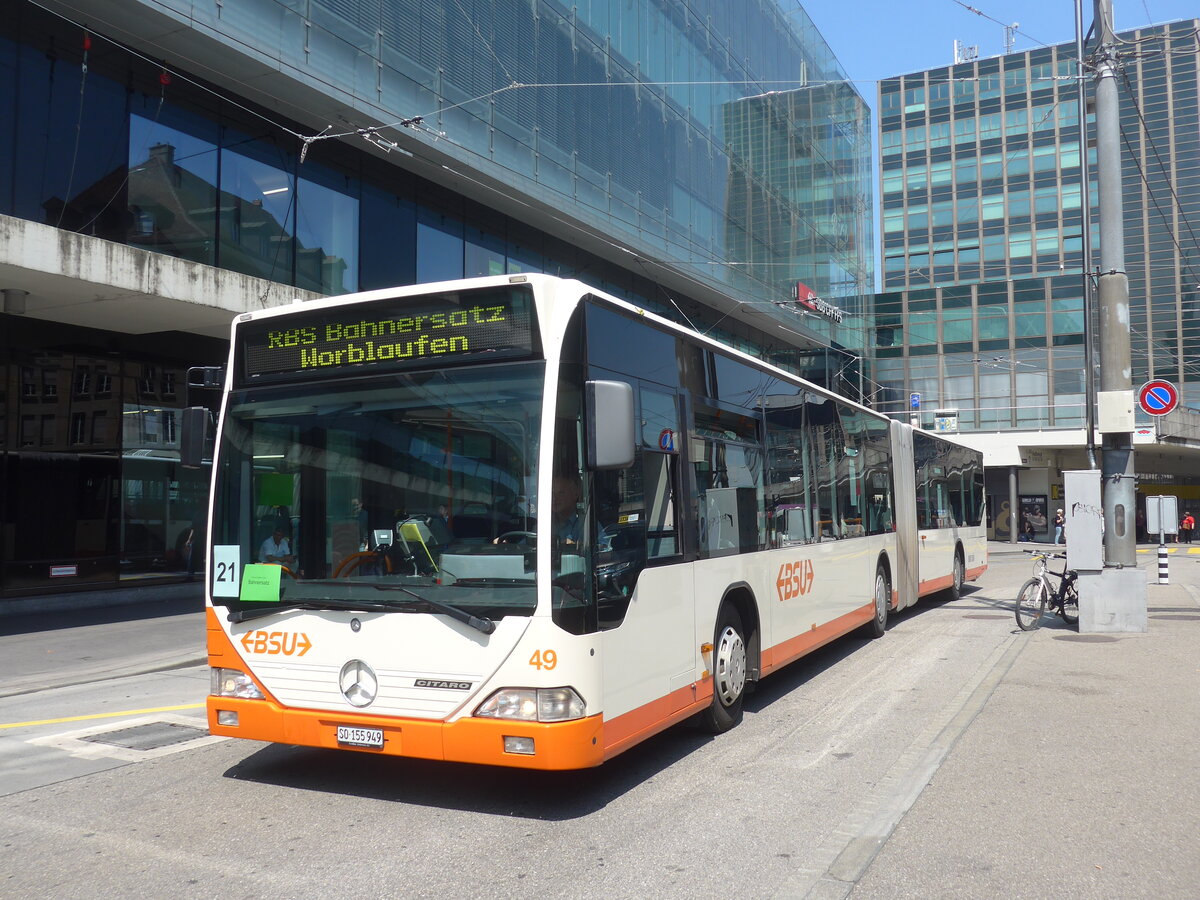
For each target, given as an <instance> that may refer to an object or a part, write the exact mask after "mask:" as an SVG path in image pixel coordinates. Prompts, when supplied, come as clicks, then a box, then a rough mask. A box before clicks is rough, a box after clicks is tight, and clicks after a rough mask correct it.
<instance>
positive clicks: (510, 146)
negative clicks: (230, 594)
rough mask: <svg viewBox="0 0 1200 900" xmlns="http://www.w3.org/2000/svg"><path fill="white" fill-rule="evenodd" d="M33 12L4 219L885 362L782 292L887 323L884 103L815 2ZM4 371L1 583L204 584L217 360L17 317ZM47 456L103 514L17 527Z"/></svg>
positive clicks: (2, 195)
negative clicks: (456, 285) (882, 270)
mask: <svg viewBox="0 0 1200 900" xmlns="http://www.w3.org/2000/svg"><path fill="white" fill-rule="evenodd" d="M11 6H12V8H11V9H10V10H9V15H7V16H5V17H4V19H3V20H2V21H0V214H2V215H6V216H12V217H15V218H17V219H25V220H30V221H32V222H36V223H39V224H42V225H49V226H53V227H56V228H59V229H63V230H66V231H72V232H76V233H78V234H82V235H87V236H89V237H94V238H102V239H104V240H106V241H110V242H115V243H117V244H121V245H124V246H126V247H133V248H139V249H144V250H149V251H153V252H155V253H160V254H166V255H169V256H172V257H176V258H178V259H180V260H186V261H189V262H193V263H199V264H202V265H205V266H211V267H215V268H217V269H219V270H225V271H228V272H232V273H241V274H244V275H250V276H255V277H258V278H262V279H266V280H268V281H271V282H278V283H282V284H286V285H291V286H294V287H296V288H298V289H302V290H307V291H312V292H316V293H320V294H338V293H345V292H351V291H357V290H366V289H372V288H382V287H388V286H392V285H400V284H411V283H417V282H427V281H438V280H444V279H449V278H459V277H464V276H468V277H469V276H474V275H489V274H498V273H504V272H521V271H544V272H550V273H553V274H557V275H563V276H568V277H579V278H581V279H582V280H584V281H587V282H589V283H591V284H593V285H595V286H597V287H599V288H601V289H604V290H607V291H610V292H612V293H614V294H617V295H618V296H623V297H626V298H628V299H631V300H633V301H634V302H637V303H639V304H640V305H642V306H644V307H645V308H648V309H651V310H653V311H655V312H658V313H661V314H663V315H666V316H668V317H670V318H673V319H676V320H679V321H686V322H688V323H690V324H693V325H695V326H696V327H698V328H700V329H701V330H704V331H706V332H707V333H710V334H713V335H715V336H718V337H720V338H722V339H724V340H727V341H729V342H730V343H732V344H733V345H734V346H737V347H739V348H740V349H743V350H746V351H748V352H751V353H754V354H756V355H760V356H762V357H764V358H769V359H771V360H772V361H773V362H776V363H779V364H782V365H785V366H788V367H790V368H793V369H796V370H799V371H801V372H804V373H805V374H807V375H809V376H810V377H814V378H816V379H818V380H822V379H828V378H829V377H830V373H832V372H834V370H835V369H836V370H837V372H838V374H840V375H841V377H842V379H843V381H844V380H845V378H846V375H845V370H846V365H845V360H846V358H847V357H849V358H850V359H851V360H853V361H855V364H856V365H859V366H861V359H862V356H863V353H862V349H863V344H862V340H861V335H862V333H863V332H862V330H861V329H857V330H854V331H853V332H851V331H849V330H847V331H846V334H850V333H853V334H856V335H858V337H855V338H850V337H845V336H844V335H843V334H840V333H838V332H837V331H836V329H834V328H831V327H830V325H829V323H817V324H816V325H814V324H812V323H811V322H808V321H805V320H803V319H800V318H798V317H797V316H796V314H795V313H794V312H792V311H789V310H788V309H785V308H781V306H780V304H781V302H783V301H787V300H788V299H789V298H791V296H792V295H793V292H794V285H795V283H796V282H797V281H802V282H804V283H805V284H806V285H808V286H809V287H811V288H812V289H813V290H814V291H815V292H816V293H818V294H819V295H820V296H822V297H825V298H828V299H830V300H831V301H833V302H835V303H836V304H837V305H838V306H839V307H840V308H842V309H843V310H845V312H846V313H847V314H848V315H850V316H856V317H862V316H865V315H866V314H868V312H869V305H870V303H871V300H872V295H871V293H870V291H871V288H872V284H873V279H874V273H873V263H872V254H871V249H870V248H871V246H872V234H871V215H870V209H871V184H870V174H869V173H870V160H871V154H870V137H869V136H870V134H871V131H872V129H871V125H870V118H869V111H868V109H867V107H866V105H865V104H864V103H863V101H862V98H861V97H860V96H859V95H858V94H857V93H856V92H855V91H854V89H853V87H852V86H851V85H850V83H849V82H848V81H847V80H846V77H845V74H844V73H843V72H842V71H841V68H840V66H839V64H838V63H837V60H836V59H835V57H834V55H833V53H832V52H831V51H830V48H829V47H828V46H827V45H826V43H825V41H824V40H823V39H822V38H821V36H820V34H819V33H818V32H817V30H816V28H815V27H814V26H813V25H812V23H811V21H810V20H809V19H808V17H807V15H806V14H805V13H804V11H803V10H802V9H801V8H799V7H798V6H792V5H790V4H789V5H787V7H786V8H785V7H784V6H782V5H780V4H778V3H777V2H775V0H754V2H749V3H742V4H720V3H715V2H711V0H705V2H702V3H700V4H699V5H697V4H695V3H691V4H681V3H677V2H674V0H638V2H620V3H618V2H611V0H600V2H594V3H585V4H583V5H579V6H574V7H565V6H561V5H559V4H557V3H553V2H545V0H539V2H534V3H529V2H515V0H482V2H478V3H474V4H470V5H468V6H462V5H460V4H421V3H417V2H412V0H381V2H376V3H360V2H345V0H307V2H305V3H280V2H278V0H241V2H238V3H237V4H230V3H221V2H219V0H204V2H194V0H156V2H154V3H142V2H139V0H129V2H127V3H123V4H122V11H123V17H122V18H121V22H122V24H121V31H120V33H119V35H118V34H116V33H114V34H111V35H109V34H105V33H103V32H102V31H100V30H93V28H94V27H95V28H98V26H87V27H85V25H84V24H83V22H84V19H85V18H87V17H88V16H89V15H92V16H94V18H95V20H96V22H101V21H109V20H111V17H110V15H109V14H110V13H111V11H112V7H111V4H109V3H108V2H107V0H78V2H76V3H73V4H72V8H73V10H74V13H73V14H72V15H77V16H79V17H80V18H79V19H78V20H72V19H69V18H64V17H62V16H59V15H55V14H54V13H52V12H49V11H47V10H46V9H45V8H44V7H42V6H41V5H34V4H32V3H28V2H24V0H17V2H15V3H13V4H11ZM174 32H179V34H180V35H183V36H184V37H181V38H180V40H181V42H182V43H180V44H178V45H176V44H172V43H169V42H168V43H167V44H163V43H161V40H162V35H163V34H167V33H174ZM118 37H119V40H118V39H117V38H118ZM180 47H185V49H179V48H180ZM329 123H335V124H333V125H329ZM326 125H329V127H328V128H326V130H325V132H322V128H325V126H326ZM318 134H321V135H322V136H321V137H320V138H317V135H318ZM306 138H307V140H306ZM364 139H365V140H364ZM7 286H8V285H0V287H7ZM259 301H260V298H258V297H246V298H245V302H246V308H251V307H253V306H255V305H256V304H257V303H258V302H259ZM822 344H828V345H831V346H832V347H833V348H834V349H832V350H829V349H824V350H823V349H821V345H822ZM814 347H815V348H817V350H816V352H813V348H814ZM805 348H807V349H805ZM0 354H2V358H0V365H2V366H3V369H2V371H3V372H4V380H5V384H6V386H7V387H6V389H5V391H4V394H3V396H2V400H0V411H2V419H3V421H2V425H3V434H4V444H3V447H2V448H0V453H2V456H0V459H2V463H0V464H2V465H3V473H4V476H3V477H4V484H5V485H6V490H5V494H4V497H3V498H0V521H3V522H4V528H5V536H4V540H3V543H2V544H0V592H11V591H24V590H35V589H39V588H44V589H49V588H60V587H63V586H66V585H69V584H84V583H88V584H93V583H107V582H109V581H115V580H118V579H119V578H120V577H121V576H122V574H124V575H125V576H126V577H129V576H132V575H137V574H141V573H146V572H162V571H166V570H171V569H180V570H181V569H182V568H183V567H184V561H183V551H182V550H181V549H179V548H176V547H175V545H176V543H178V538H179V535H180V534H182V533H183V532H184V530H185V525H190V524H191V520H192V519H193V518H194V509H193V507H196V506H197V505H198V504H196V503H194V502H193V501H192V500H191V499H188V498H191V497H192V495H193V494H194V493H195V490H194V488H193V486H190V481H189V480H188V479H189V476H188V475H187V474H186V473H183V472H182V471H180V470H179V469H178V467H177V465H176V464H175V463H174V460H175V459H177V458H178V454H177V446H176V444H175V441H176V438H175V436H174V427H173V423H174V421H175V420H176V416H177V410H178V409H179V408H180V407H182V406H183V404H184V402H185V400H184V397H183V396H182V392H180V391H179V390H178V385H179V384H180V383H181V380H182V378H183V377H184V376H183V373H185V372H186V369H187V367H188V366H190V365H200V364H210V363H214V362H219V361H220V360H221V359H222V358H223V356H224V351H223V350H221V347H220V342H219V341H206V340H203V339H200V338H198V337H197V336H195V335H187V334H181V333H176V332H164V333H161V334H158V335H157V336H156V337H153V338H145V339H136V340H135V339H133V338H132V336H130V335H127V334H122V333H121V332H120V331H113V332H104V331H100V330H95V329H90V330H89V329H83V328H73V329H72V328H64V327H62V326H61V325H60V326H54V325H53V320H52V319H51V320H50V322H49V324H47V322H45V321H43V322H41V323H40V324H39V322H38V321H35V318H34V317H33V316H28V317H25V318H22V317H20V316H15V315H7V314H5V315H2V316H0ZM147 372H149V373H151V374H145V373H147ZM168 373H169V376H170V379H171V384H172V385H173V386H175V388H176V389H175V391H174V392H173V393H172V392H167V391H166V388H165V387H164V384H166V383H167V382H166V381H164V379H167V378H168ZM102 380H103V382H104V383H105V384H106V385H108V388H107V389H106V390H105V391H103V392H97V389H96V385H98V384H100V383H101V381H102ZM51 383H53V385H55V386H56V387H57V391H56V393H54V394H53V396H51V395H49V394H47V393H46V391H45V390H44V389H43V388H44V385H47V384H51ZM849 383H850V384H852V383H853V379H851V380H850V382H849ZM151 385H156V386H157V387H156V388H155V389H153V390H152V389H151ZM839 386H840V387H843V388H844V387H846V385H845V384H840V385H839ZM84 387H86V388H87V389H86V390H85V389H83V388H84ZM76 388H79V390H76ZM89 404H90V405H89ZM81 416H82V418H81ZM110 421H111V424H109V423H110ZM152 421H153V422H156V423H157V425H153V426H152V425H149V424H147V423H150V422H152ZM117 422H122V423H124V425H117V424H116V423H117ZM131 422H138V423H140V424H139V425H138V427H137V428H134V427H133V425H131V424H130V423H131ZM142 425H145V426H146V429H149V430H146V429H143V428H142ZM143 431H145V434H143ZM37 460H42V461H44V462H45V463H46V464H47V465H52V466H58V468H56V469H53V471H58V472H61V473H73V474H69V476H68V474H63V475H62V477H61V478H60V479H59V481H60V482H61V483H60V484H58V485H57V487H56V490H58V491H59V493H60V494H61V495H62V497H66V496H75V497H78V498H79V499H78V501H77V503H76V506H78V507H79V508H83V507H84V506H87V507H88V508H89V509H93V508H95V507H96V504H97V503H99V502H100V501H99V500H96V499H93V500H87V499H86V498H88V497H92V498H99V497H102V498H103V504H104V512H103V515H102V516H100V518H99V519H98V520H96V521H99V522H101V524H98V525H88V526H87V527H86V528H84V527H83V525H82V524H81V525H80V526H79V528H77V529H75V530H74V531H71V530H69V529H68V530H65V531H64V530H60V531H58V532H56V534H57V537H56V539H55V541H49V540H48V539H47V540H41V539H40V538H38V539H35V538H34V537H33V536H32V535H34V534H49V533H50V531H51V530H52V529H51V524H50V523H48V522H47V523H42V525H38V526H37V528H33V527H29V528H26V537H24V538H23V537H20V534H21V532H22V529H23V528H24V527H25V526H27V525H29V523H30V522H31V519H30V517H31V516H34V515H36V514H37V510H38V509H39V508H41V507H39V506H38V505H37V504H34V503H32V502H31V499H30V497H28V496H27V495H26V493H23V492H22V491H21V490H17V487H18V486H19V485H20V484H24V483H25V482H26V480H27V478H28V475H29V472H31V471H32V469H30V466H33V465H34V464H35V462H36V461H37ZM146 460H153V462H151V463H147V462H146ZM93 462H95V463H96V465H98V466H100V469H94V467H93V466H92V463H93ZM85 463H86V464H85ZM146 465H155V466H158V469H156V470H155V474H154V475H153V478H152V479H150V480H152V481H154V485H153V486H152V487H148V486H146V484H139V482H146V481H147V478H148V476H146V475H145V474H144V472H143V471H142V469H144V468H145V466H146ZM139 466H141V468H139ZM47 471H50V470H47ZM98 471H102V473H103V474H102V475H97V474H96V472H98ZM97 478H101V479H102V480H103V484H101V482H100V481H97V480H96V479H97ZM104 479H107V480H104ZM56 496H58V495H56ZM143 497H153V498H155V499H154V500H153V502H151V501H149V500H145V501H144V500H141V499H138V498H143ZM181 498H182V499H181ZM59 499H61V497H60V498H59ZM160 500H161V501H162V502H161V503H160ZM147 504H149V505H147ZM156 504H157V505H156ZM159 506H161V507H162V508H161V509H159ZM199 506H202V504H199ZM150 507H153V511H152V512H153V514H150V513H146V514H143V513H142V510H143V509H150ZM84 518H86V519H87V521H89V522H92V521H93V519H94V517H91V518H89V517H80V519H81V522H82V521H83V519H84ZM43 526H44V527H43ZM52 573H54V574H53V575H52Z"/></svg>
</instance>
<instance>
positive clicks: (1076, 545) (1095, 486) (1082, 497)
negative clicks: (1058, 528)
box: [1063, 469, 1104, 572]
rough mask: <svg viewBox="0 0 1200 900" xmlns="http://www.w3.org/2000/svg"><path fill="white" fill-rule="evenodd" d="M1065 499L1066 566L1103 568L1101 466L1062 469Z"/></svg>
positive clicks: (1092, 569) (1096, 569) (1091, 568)
mask: <svg viewBox="0 0 1200 900" xmlns="http://www.w3.org/2000/svg"><path fill="white" fill-rule="evenodd" d="M1063 493H1064V494H1066V502H1065V504H1064V506H1063V515H1064V517H1065V519H1066V541H1067V566H1068V567H1069V568H1072V569H1075V570H1076V571H1092V572H1096V571H1099V570H1101V569H1103V568H1104V505H1103V502H1102V501H1101V499H1100V470H1099V469H1081V470H1078V471H1070V472H1063Z"/></svg>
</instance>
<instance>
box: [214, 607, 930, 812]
mask: <svg viewBox="0 0 1200 900" xmlns="http://www.w3.org/2000/svg"><path fill="white" fill-rule="evenodd" d="M936 605H937V606H942V605H945V604H944V601H942V600H940V599H939V600H937V601H936ZM933 608H935V607H934V605H933V604H932V603H931V602H930V601H928V600H927V601H923V602H922V603H921V604H918V605H917V606H914V607H911V608H910V609H908V610H905V611H903V612H901V613H894V614H893V623H900V622H903V621H905V620H907V619H908V618H910V617H912V616H918V615H920V614H921V613H922V612H923V611H925V610H927V609H933ZM884 640H887V638H886V637H885V638H884ZM872 643H873V641H872V639H871V638H869V637H868V636H867V635H866V633H865V632H864V631H862V630H861V629H860V630H859V631H856V632H853V633H851V634H848V635H845V636H843V637H842V638H839V639H838V640H835V641H833V642H831V643H829V644H827V645H825V646H824V647H821V648H818V649H817V650H814V651H813V652H811V653H809V654H808V655H806V656H804V657H803V658H801V659H798V660H796V661H795V662H793V663H791V664H789V665H787V666H785V667H784V668H783V669H781V670H780V671H778V672H776V673H775V674H772V675H771V677H770V678H767V679H765V680H763V681H762V682H761V683H759V684H758V685H757V686H756V687H755V689H754V690H753V691H752V692H750V693H749V694H747V696H746V699H745V710H746V712H747V713H748V714H750V715H754V714H757V713H760V712H763V711H765V710H766V709H768V708H769V707H770V705H771V704H772V703H774V702H775V701H777V700H780V699H781V698H783V697H785V696H786V695H787V694H789V693H791V692H792V691H794V690H796V689H797V688H799V687H801V686H802V685H803V684H805V683H806V682H808V681H809V680H811V679H812V678H814V677H816V676H818V675H820V674H821V673H823V672H825V671H826V670H828V669H831V668H833V667H835V666H837V665H838V664H840V663H841V662H843V661H845V660H846V659H848V658H849V657H851V656H853V655H854V654H855V653H857V652H859V651H861V650H862V649H863V648H864V647H867V646H870V645H871V644H872ZM737 740H738V729H736V728H735V729H734V730H733V731H731V732H729V733H728V734H727V735H716V736H714V735H711V734H708V733H707V732H704V731H702V730H700V729H698V728H696V727H695V726H694V725H692V724H691V723H688V722H684V723H681V724H678V725H675V726H673V727H671V728H668V729H667V730H666V731H664V732H662V733H661V734H658V735H656V736H654V737H652V738H650V739H649V740H646V741H644V742H642V743H640V744H638V745H636V746H634V747H632V748H631V749H629V750H627V751H625V752H624V753H622V754H620V755H619V756H617V757H614V758H613V759H611V760H609V761H608V762H606V763H605V764H604V765H602V766H599V767H598V768H594V769H582V770H579V771H572V772H540V771H527V770H524V769H505V768H499V767H495V768H493V767H489V766H475V765H467V764H463V763H449V762H439V761H434V760H420V759H405V758H402V757H394V756H377V755H373V754H366V753H356V752H354V751H346V750H325V749H319V748H311V747H297V746H291V745H283V744H272V745H268V746H266V747H263V748H262V749H259V750H257V751H255V752H254V753H251V754H250V755H249V756H247V757H245V758H244V759H243V760H241V761H240V762H238V763H237V764H236V765H234V766H232V767H231V768H229V769H227V770H226V771H225V773H224V774H225V777H226V778H232V779H238V780H241V781H252V782H255V783H259V784H266V785H274V786H277V787H284V788H294V789H297V790H303V791H314V792H318V793H326V794H342V795H345V796H351V797H361V798H363V799H370V800H382V801H385V802H394V803H401V804H416V805H419V806H427V807H433V808H444V809H457V810H463V811H468V812H475V813H481V814H484V815H496V816H504V817H508V818H511V817H514V816H515V817H522V818H529V819H535V820H541V821H560V820H570V819H576V818H581V817H584V816H587V815H590V814H592V813H594V812H596V811H598V810H600V809H603V808H604V807H605V806H607V805H608V804H609V803H610V802H612V801H613V800H615V799H617V798H618V797H621V796H623V795H625V794H627V793H628V792H630V791H632V790H634V789H636V788H637V787H638V786H640V785H641V784H643V783H645V782H647V781H649V780H651V779H652V778H654V777H656V776H658V775H660V774H661V773H663V772H664V771H665V770H667V769H669V768H670V767H671V766H672V765H674V764H675V763H677V762H679V761H680V760H682V759H684V758H686V757H688V756H690V755H692V754H694V753H696V752H698V751H700V750H702V749H703V748H705V747H707V746H708V745H710V744H713V743H714V742H723V741H737Z"/></svg>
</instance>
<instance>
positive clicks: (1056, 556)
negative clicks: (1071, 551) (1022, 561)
mask: <svg viewBox="0 0 1200 900" xmlns="http://www.w3.org/2000/svg"><path fill="white" fill-rule="evenodd" d="M1021 552H1022V553H1030V554H1033V555H1034V556H1044V557H1046V559H1066V558H1067V554H1065V553H1050V552H1048V551H1046V550H1026V549H1025V548H1024V547H1022V548H1021Z"/></svg>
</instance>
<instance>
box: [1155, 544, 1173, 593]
mask: <svg viewBox="0 0 1200 900" xmlns="http://www.w3.org/2000/svg"><path fill="white" fill-rule="evenodd" d="M1158 583H1159V584H1170V583H1171V578H1170V575H1169V573H1168V571H1167V545H1166V544H1159V545H1158Z"/></svg>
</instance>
